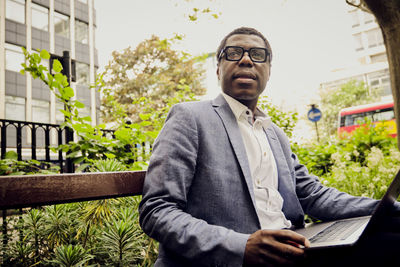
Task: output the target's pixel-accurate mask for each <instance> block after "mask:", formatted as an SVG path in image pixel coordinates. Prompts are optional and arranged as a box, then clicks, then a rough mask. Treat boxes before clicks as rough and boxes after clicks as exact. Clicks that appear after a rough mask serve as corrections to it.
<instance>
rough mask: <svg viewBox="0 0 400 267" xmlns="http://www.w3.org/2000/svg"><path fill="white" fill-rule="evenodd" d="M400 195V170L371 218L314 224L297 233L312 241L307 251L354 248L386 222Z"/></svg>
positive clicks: (300, 229) (364, 217) (298, 230)
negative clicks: (353, 246) (364, 237)
mask: <svg viewBox="0 0 400 267" xmlns="http://www.w3.org/2000/svg"><path fill="white" fill-rule="evenodd" d="M399 194H400V170H399V171H398V172H397V174H396V176H395V178H394V179H393V181H392V183H391V184H390V186H389V188H388V190H387V191H386V193H385V195H384V196H383V198H382V199H381V201H380V202H379V204H378V205H377V207H376V208H375V210H374V212H373V213H372V215H371V216H363V217H354V218H349V219H343V220H336V221H330V222H324V223H314V224H310V225H308V226H306V227H304V228H299V229H296V230H295V232H297V233H299V234H301V235H303V236H305V237H307V238H308V240H310V243H311V245H310V247H309V248H307V249H321V248H328V247H339V246H352V245H354V244H355V243H356V242H357V241H358V240H359V239H360V238H362V237H363V236H366V235H368V233H370V232H371V231H374V230H375V229H376V227H377V226H378V225H379V224H380V223H382V222H383V221H385V218H386V216H387V215H388V213H389V212H390V211H391V209H392V208H393V205H394V203H395V201H396V200H397V198H398V196H399Z"/></svg>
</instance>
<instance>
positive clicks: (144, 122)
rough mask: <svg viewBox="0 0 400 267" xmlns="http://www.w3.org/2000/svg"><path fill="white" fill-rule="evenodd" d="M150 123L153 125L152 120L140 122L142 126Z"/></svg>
mask: <svg viewBox="0 0 400 267" xmlns="http://www.w3.org/2000/svg"><path fill="white" fill-rule="evenodd" d="M149 125H151V122H150V121H142V122H141V123H140V126H142V127H145V126H149Z"/></svg>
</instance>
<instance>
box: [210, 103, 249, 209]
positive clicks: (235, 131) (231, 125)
mask: <svg viewBox="0 0 400 267" xmlns="http://www.w3.org/2000/svg"><path fill="white" fill-rule="evenodd" d="M212 103H213V106H214V108H215V111H216V112H217V114H218V115H219V116H220V118H221V120H222V123H223V124H224V126H225V130H226V132H227V134H228V136H229V140H230V142H231V144H232V147H233V151H234V152H235V155H236V158H237V159H238V161H239V165H240V167H241V169H242V172H243V175H244V178H245V180H246V184H247V189H248V190H249V193H250V197H251V200H252V202H253V207H254V209H255V208H256V202H255V198H254V191H253V181H252V178H251V173H250V166H249V161H248V159H247V154H246V149H245V147H244V144H243V139H242V135H241V133H240V130H239V127H238V124H237V121H236V118H235V115H234V114H233V112H232V110H231V108H230V107H229V104H228V103H227V102H226V100H225V98H224V97H223V96H222V95H219V96H218V97H217V98H216V99H214V100H213V102H212Z"/></svg>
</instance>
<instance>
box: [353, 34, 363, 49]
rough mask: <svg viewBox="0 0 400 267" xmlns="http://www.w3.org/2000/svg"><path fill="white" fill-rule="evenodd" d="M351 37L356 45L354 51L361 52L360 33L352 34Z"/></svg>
mask: <svg viewBox="0 0 400 267" xmlns="http://www.w3.org/2000/svg"><path fill="white" fill-rule="evenodd" d="M353 36H354V42H355V43H356V51H361V50H363V49H364V46H363V44H362V39H361V33H359V34H354V35H353Z"/></svg>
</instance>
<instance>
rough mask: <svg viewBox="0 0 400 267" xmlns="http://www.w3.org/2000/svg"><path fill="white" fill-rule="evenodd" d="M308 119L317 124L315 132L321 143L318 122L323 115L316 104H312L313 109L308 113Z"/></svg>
mask: <svg viewBox="0 0 400 267" xmlns="http://www.w3.org/2000/svg"><path fill="white" fill-rule="evenodd" d="M307 117H308V119H309V120H310V121H312V122H314V123H315V130H316V132H317V141H318V143H319V132H318V121H319V120H320V119H321V117H322V113H321V111H320V110H319V109H318V108H317V105H316V104H311V109H310V110H309V111H308V113H307Z"/></svg>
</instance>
